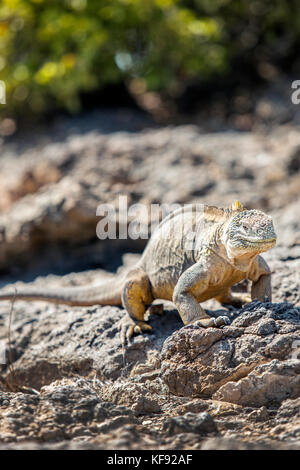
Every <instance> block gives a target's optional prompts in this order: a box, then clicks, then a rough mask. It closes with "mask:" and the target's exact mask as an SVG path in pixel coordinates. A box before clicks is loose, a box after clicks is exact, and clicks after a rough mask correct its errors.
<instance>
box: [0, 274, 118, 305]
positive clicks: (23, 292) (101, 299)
mask: <svg viewBox="0 0 300 470" xmlns="http://www.w3.org/2000/svg"><path fill="white" fill-rule="evenodd" d="M124 279H125V276H124V274H123V273H122V275H117V276H115V277H113V278H112V279H109V280H108V281H106V282H104V283H103V284H99V285H95V286H82V287H81V286H75V287H62V288H47V287H46V288H39V287H31V288H29V287H28V288H21V289H16V290H15V291H13V290H9V291H7V292H0V301H1V300H14V299H15V300H44V301H46V302H52V303H56V304H67V305H73V306H87V305H121V303H122V302H121V296H122V288H123V284H124Z"/></svg>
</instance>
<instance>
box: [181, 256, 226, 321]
mask: <svg viewBox="0 0 300 470" xmlns="http://www.w3.org/2000/svg"><path fill="white" fill-rule="evenodd" d="M207 286H208V273H207V271H206V270H205V268H204V267H203V265H202V264H200V263H196V264H194V265H193V266H192V267H190V268H189V269H187V270H186V271H185V272H184V273H183V274H182V275H181V276H180V278H179V279H178V282H177V284H176V286H175V289H174V292H173V302H174V304H175V305H176V307H177V309H178V311H179V314H180V316H181V319H182V321H183V323H184V324H185V325H189V324H191V323H193V324H197V325H199V326H203V327H209V326H221V325H224V324H226V323H228V318H227V317H218V318H212V317H210V316H209V315H207V313H206V312H205V311H204V310H203V308H202V307H201V305H200V304H199V303H198V301H197V297H199V296H201V293H203V292H205V290H206V289H207Z"/></svg>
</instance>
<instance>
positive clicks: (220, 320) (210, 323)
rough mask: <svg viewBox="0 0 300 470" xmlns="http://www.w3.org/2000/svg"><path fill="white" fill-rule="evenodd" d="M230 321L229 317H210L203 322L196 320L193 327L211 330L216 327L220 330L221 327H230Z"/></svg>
mask: <svg viewBox="0 0 300 470" xmlns="http://www.w3.org/2000/svg"><path fill="white" fill-rule="evenodd" d="M229 324H230V320H229V318H228V317H226V316H225V315H224V316H220V317H217V318H214V317H210V318H203V319H202V320H196V321H195V322H194V323H193V325H197V326H201V327H202V328H209V327H215V328H218V327H219V326H223V325H229Z"/></svg>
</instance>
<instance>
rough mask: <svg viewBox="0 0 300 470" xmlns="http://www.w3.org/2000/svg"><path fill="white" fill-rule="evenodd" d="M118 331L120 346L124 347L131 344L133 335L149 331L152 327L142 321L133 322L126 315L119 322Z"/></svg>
mask: <svg viewBox="0 0 300 470" xmlns="http://www.w3.org/2000/svg"><path fill="white" fill-rule="evenodd" d="M118 330H119V331H120V335H121V341H122V345H123V346H126V344H128V345H130V344H131V338H132V336H133V335H138V334H141V333H142V332H143V331H151V330H152V326H150V325H148V324H147V323H146V322H144V321H137V322H135V321H134V320H132V318H130V317H129V316H128V315H127V316H125V317H124V318H122V319H121V320H120V321H119V324H118Z"/></svg>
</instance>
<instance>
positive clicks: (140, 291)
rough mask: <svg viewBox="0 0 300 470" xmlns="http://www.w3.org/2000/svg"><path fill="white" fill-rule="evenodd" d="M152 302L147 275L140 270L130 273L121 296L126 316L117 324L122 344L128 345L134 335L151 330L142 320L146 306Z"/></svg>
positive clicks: (143, 319)
mask: <svg viewBox="0 0 300 470" xmlns="http://www.w3.org/2000/svg"><path fill="white" fill-rule="evenodd" d="M152 301H153V296H152V293H151V287H150V281H149V278H148V276H147V274H146V273H145V272H144V271H143V270H141V269H135V270H132V271H130V272H129V273H128V276H127V280H126V282H125V284H124V288H123V294H122V303H123V306H124V308H125V309H126V311H127V314H128V315H126V317H125V318H124V319H122V320H121V322H120V324H119V329H120V331H121V338H122V342H123V344H125V343H126V340H127V342H128V343H130V338H131V337H132V336H133V335H134V334H138V333H141V332H143V331H151V330H152V327H151V326H150V325H149V324H148V323H146V322H145V318H144V317H145V312H146V309H147V306H148V305H150V304H151V303H152Z"/></svg>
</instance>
